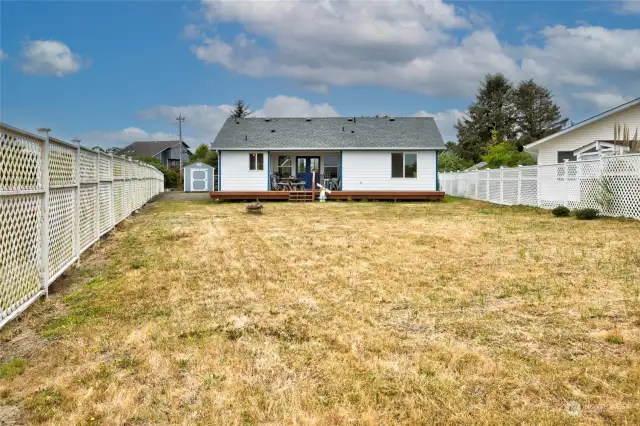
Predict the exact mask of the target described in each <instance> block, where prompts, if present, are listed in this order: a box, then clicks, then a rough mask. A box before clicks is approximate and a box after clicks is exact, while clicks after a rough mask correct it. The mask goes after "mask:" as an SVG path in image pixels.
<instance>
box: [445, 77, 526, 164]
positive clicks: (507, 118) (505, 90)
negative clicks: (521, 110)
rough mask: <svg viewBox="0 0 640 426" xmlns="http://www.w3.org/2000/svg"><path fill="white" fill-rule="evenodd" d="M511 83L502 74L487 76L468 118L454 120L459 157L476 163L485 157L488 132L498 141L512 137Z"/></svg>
mask: <svg viewBox="0 0 640 426" xmlns="http://www.w3.org/2000/svg"><path fill="white" fill-rule="evenodd" d="M513 95H514V93H513V87H512V85H511V82H510V81H509V80H508V79H507V78H506V77H505V76H504V75H502V74H487V75H486V76H485V79H484V81H483V82H482V83H481V84H480V87H479V89H478V94H477V96H476V101H475V102H474V103H473V104H471V106H470V107H469V112H468V117H465V118H464V119H462V120H458V124H457V125H456V129H457V130H458V142H459V155H460V157H462V158H463V159H465V160H472V161H474V162H478V161H480V160H481V158H482V156H483V155H486V154H487V147H488V146H489V144H490V142H491V137H492V131H494V132H496V134H497V138H498V140H508V139H513V138H515V136H516V117H517V114H516V107H515V103H514V96H513Z"/></svg>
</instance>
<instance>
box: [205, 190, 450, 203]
mask: <svg viewBox="0 0 640 426" xmlns="http://www.w3.org/2000/svg"><path fill="white" fill-rule="evenodd" d="M290 192H291V193H292V194H293V195H294V198H296V196H297V195H299V194H301V193H309V194H311V193H312V191H214V192H210V195H211V198H212V199H214V200H221V201H232V200H236V201H241V200H247V201H255V200H261V201H267V200H282V201H289V200H290V199H291V197H290V194H289V193H290ZM318 195H319V192H318V191H315V197H312V198H316V199H317V197H318ZM443 198H444V192H442V191H331V194H327V200H391V201H440V200H442V199H443Z"/></svg>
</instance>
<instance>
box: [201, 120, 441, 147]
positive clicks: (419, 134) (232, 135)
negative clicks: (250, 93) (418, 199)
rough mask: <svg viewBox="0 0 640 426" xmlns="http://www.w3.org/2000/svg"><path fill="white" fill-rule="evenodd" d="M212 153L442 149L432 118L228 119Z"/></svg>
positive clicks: (438, 133)
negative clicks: (227, 151)
mask: <svg viewBox="0 0 640 426" xmlns="http://www.w3.org/2000/svg"><path fill="white" fill-rule="evenodd" d="M212 148H213V149H218V150H225V149H226V150H240V149H271V150H277V149H385V148H392V149H398V148H409V149H437V150H444V149H446V147H445V145H444V142H443V140H442V136H441V135H440V132H439V131H438V126H436V122H435V121H434V120H433V118H432V117H397V118H375V117H367V118H359V117H355V118H353V117H351V118H350V117H330V118H255V117H251V118H240V119H237V120H236V119H235V118H229V119H227V121H226V122H225V123H224V125H223V126H222V129H220V132H219V133H218V136H216V139H215V141H214V142H213V144H212Z"/></svg>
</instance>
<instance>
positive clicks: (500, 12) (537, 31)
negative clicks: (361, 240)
mask: <svg viewBox="0 0 640 426" xmlns="http://www.w3.org/2000/svg"><path fill="white" fill-rule="evenodd" d="M639 22H640V1H639V0H630V1H622V2H602V1H600V2H577V1H567V2H550V1H549V2H539V1H538V2H530V1H510V2H481V1H474V2H442V1H431V0H412V1H410V0H407V1H404V0H397V1H376V0H370V1H366V0H358V1H354V0H340V1H334V0H304V1H293V0H285V1H280V0H273V1H223V0H207V1H203V2H197V1H187V2H178V1H175V2H169V1H136V2H115V1H105V2H96V1H84V2H81V1H65V2H56V1H50V2H41V1H36V2H26V1H21V2H7V1H3V2H2V3H0V24H1V28H0V48H1V49H2V50H1V53H0V57H1V58H2V60H1V61H0V120H1V121H3V122H5V123H8V124H11V125H14V126H17V127H21V128H24V129H27V130H30V131H33V130H34V129H35V128H37V127H41V126H47V127H51V128H52V129H53V134H54V135H55V136H57V137H61V138H65V139H71V138H73V137H79V138H81V139H82V140H83V142H84V143H85V144H87V145H96V144H99V145H103V146H124V145H126V144H127V143H129V142H131V141H134V140H148V139H167V138H172V137H174V135H175V134H176V133H177V130H176V124H175V117H176V116H177V115H178V114H179V113H183V114H184V115H186V117H187V120H186V122H185V127H184V134H185V136H186V140H187V141H188V142H189V143H190V144H192V145H195V144H198V143H202V142H209V141H211V140H213V138H214V137H215V134H216V132H217V130H218V129H219V127H220V125H221V124H222V122H223V121H224V118H225V117H226V115H227V113H228V112H227V111H228V105H229V104H231V103H233V101H234V100H236V99H240V98H241V99H245V100H247V101H248V102H249V103H250V105H251V106H252V107H253V109H254V110H255V114H256V115H257V116H330V115H345V116H347V115H348V116H351V115H355V116H360V115H374V114H378V113H382V114H389V115H433V116H434V117H436V120H437V121H438V124H439V127H440V128H441V132H442V133H443V135H444V136H445V138H446V139H455V130H454V129H453V124H454V123H455V121H456V119H457V118H459V117H460V116H461V115H462V114H464V111H465V110H466V108H467V106H468V105H469V102H470V101H472V100H473V97H474V93H475V88H476V86H477V84H478V82H479V80H480V79H481V78H482V76H483V75H484V74H485V73H490V72H503V73H504V74H506V75H507V76H508V77H509V78H511V79H512V80H514V81H519V80H521V79H525V78H534V79H535V80H536V81H537V82H538V83H540V84H543V85H546V86H548V87H549V88H551V89H552V90H553V92H554V93H555V95H556V100H557V102H558V103H559V104H560V105H561V107H562V110H563V113H564V114H565V115H566V116H568V117H569V118H571V119H572V120H573V121H579V120H581V119H583V118H586V117H588V116H590V115H593V114H595V113H597V112H600V111H603V110H605V109H608V108H610V107H613V106H616V105H618V104H620V103H623V102H624V101H627V100H630V99H633V98H636V97H638V96H640V78H639V77H640V24H639Z"/></svg>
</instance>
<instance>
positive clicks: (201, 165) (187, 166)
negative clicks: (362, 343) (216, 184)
mask: <svg viewBox="0 0 640 426" xmlns="http://www.w3.org/2000/svg"><path fill="white" fill-rule="evenodd" d="M192 167H200V168H202V167H205V168H210V169H213V167H212V166H210V165H208V164H205V163H201V162H200V161H197V162H195V163H191V164H189V165H186V166H184V168H185V169H190V168H192Z"/></svg>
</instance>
